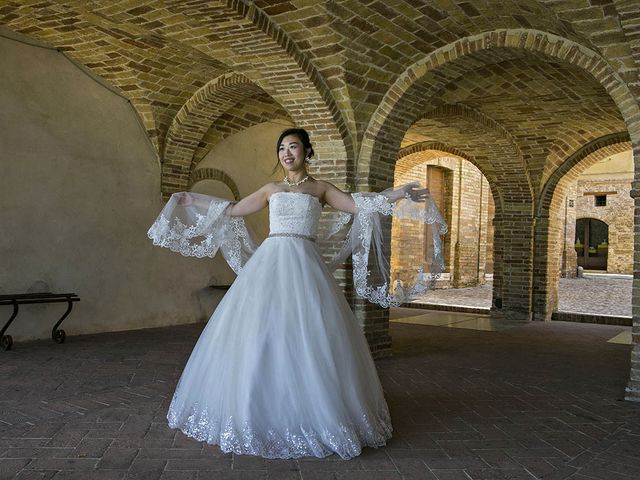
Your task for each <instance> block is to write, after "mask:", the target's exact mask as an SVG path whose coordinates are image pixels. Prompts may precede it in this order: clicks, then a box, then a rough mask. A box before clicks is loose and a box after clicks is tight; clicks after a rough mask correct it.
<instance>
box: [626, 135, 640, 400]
mask: <svg viewBox="0 0 640 480" xmlns="http://www.w3.org/2000/svg"><path fill="white" fill-rule="evenodd" d="M634 161H635V169H636V178H638V177H640V175H639V174H638V170H640V165H639V163H640V148H636V149H634ZM631 197H632V198H633V200H634V203H635V207H634V213H633V222H634V239H633V243H634V259H633V290H632V300H631V304H632V310H631V312H632V316H633V326H632V327H631V328H632V330H631V342H632V344H633V348H632V350H631V372H630V374H629V383H627V388H626V389H625V397H624V398H625V399H626V400H630V401H633V402H640V181H638V180H636V181H634V182H633V184H632V188H631Z"/></svg>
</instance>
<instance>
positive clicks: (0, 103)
mask: <svg viewBox="0 0 640 480" xmlns="http://www.w3.org/2000/svg"><path fill="white" fill-rule="evenodd" d="M0 58H2V59H3V67H2V68H1V69H0V85H2V88H0V205H1V208H0V265H1V266H0V294H6V293H14V292H15V293H23V292H32V291H43V290H49V291H53V292H76V293H78V294H79V295H80V297H81V301H80V302H79V303H77V304H75V306H74V310H73V312H72V314H71V315H70V316H69V317H68V318H67V320H65V322H64V324H63V328H64V329H65V330H66V332H67V334H68V335H76V334H84V333H92V332H104V331H117V330H128V329H136V328H144V327H152V326H163V325H173V324H180V323H187V322H196V321H203V320H206V319H207V318H208V317H209V315H210V313H211V311H212V310H213V309H214V307H215V305H216V304H217V302H218V301H219V300H220V298H221V295H222V292H221V291H216V290H213V289H211V288H209V287H208V285H209V284H210V283H212V279H213V281H214V282H215V279H216V278H217V274H218V272H219V268H218V266H217V261H211V260H208V259H189V258H185V257H182V256H180V255H178V254H175V253H172V252H169V251H168V250H164V249H161V248H158V247H154V246H153V245H152V244H151V242H150V240H149V239H148V238H147V236H146V231H147V229H148V227H149V225H150V224H151V223H152V222H153V220H154V219H155V217H156V215H157V214H158V212H159V211H160V210H161V208H162V206H163V202H162V201H161V200H160V165H159V162H158V160H157V158H156V155H155V154H154V152H153V149H152V147H151V145H150V143H149V141H148V139H147V138H146V136H145V132H144V130H143V129H142V127H141V126H140V123H139V120H138V118H137V116H136V113H135V111H134V109H133V108H131V106H130V105H129V104H128V102H127V101H126V100H125V99H123V98H121V97H120V96H118V95H117V94H115V93H114V92H112V91H110V90H109V89H108V88H106V87H105V86H104V85H102V84H100V83H98V82H97V81H96V80H94V79H93V78H91V77H89V76H88V75H87V74H85V73H84V72H83V71H81V70H80V69H79V68H77V67H76V66H75V65H74V64H72V63H71V62H70V61H69V60H68V59H66V58H65V57H64V56H63V55H62V54H61V53H59V52H57V51H55V50H51V49H45V48H41V47H38V46H32V45H27V44H24V43H20V42H16V41H14V40H10V39H5V38H0ZM64 309H65V307H64V306H63V305H62V304H57V305H44V306H40V305H35V306H33V305H31V306H23V307H21V309H20V314H19V315H18V318H17V319H16V321H15V322H14V323H13V324H12V326H11V327H10V328H9V330H8V331H7V333H8V334H10V335H12V336H13V338H14V341H16V340H18V341H19V340H25V339H34V338H48V337H49V335H50V329H51V327H52V326H53V324H54V323H55V320H56V319H57V318H58V317H59V316H60V315H61V314H62V313H63V312H64ZM10 313H11V307H0V315H1V317H0V318H8V317H9V314H10ZM2 322H3V324H4V320H3V321H2Z"/></svg>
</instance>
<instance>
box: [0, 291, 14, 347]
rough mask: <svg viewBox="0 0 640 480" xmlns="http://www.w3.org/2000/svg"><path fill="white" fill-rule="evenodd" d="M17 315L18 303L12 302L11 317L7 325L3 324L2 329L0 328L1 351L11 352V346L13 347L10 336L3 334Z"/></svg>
mask: <svg viewBox="0 0 640 480" xmlns="http://www.w3.org/2000/svg"><path fill="white" fill-rule="evenodd" d="M17 315H18V302H13V313H12V314H11V317H10V318H9V320H8V321H7V323H5V324H4V327H2V330H0V348H2V349H3V350H11V345H13V338H11V335H5V334H4V332H6V331H7V328H9V325H11V322H13V320H14V319H15V318H16V316H17Z"/></svg>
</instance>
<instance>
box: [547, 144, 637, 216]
mask: <svg viewBox="0 0 640 480" xmlns="http://www.w3.org/2000/svg"><path fill="white" fill-rule="evenodd" d="M627 150H631V141H630V138H629V134H628V133H627V132H617V133H612V134H610V135H605V136H603V137H600V138H597V139H595V140H593V141H592V142H589V143H587V144H586V145H584V146H583V147H582V148H580V149H579V150H578V151H576V152H574V153H573V154H572V155H570V156H569V157H568V158H567V159H566V160H565V161H564V162H563V163H562V165H560V167H558V168H557V169H556V170H555V171H554V172H553V173H552V174H551V177H549V180H547V182H546V183H545V185H544V187H543V188H542V191H541V192H540V196H539V201H538V207H537V209H536V215H537V216H541V215H544V212H545V211H548V210H549V208H551V205H552V201H553V196H554V194H555V191H556V188H557V186H558V184H559V183H560V182H561V181H563V179H566V176H567V175H571V176H572V177H573V178H577V177H578V175H580V173H582V172H583V171H584V170H586V169H587V168H589V167H590V166H591V165H593V164H595V163H596V162H598V161H600V160H602V159H604V158H606V157H609V156H611V155H614V154H616V153H621V152H624V151H627Z"/></svg>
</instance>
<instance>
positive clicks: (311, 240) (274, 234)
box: [269, 233, 316, 242]
mask: <svg viewBox="0 0 640 480" xmlns="http://www.w3.org/2000/svg"><path fill="white" fill-rule="evenodd" d="M269 237H293V238H302V239H304V240H309V241H310V242H315V241H316V237H312V236H310V235H302V234H300V233H270V234H269Z"/></svg>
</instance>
